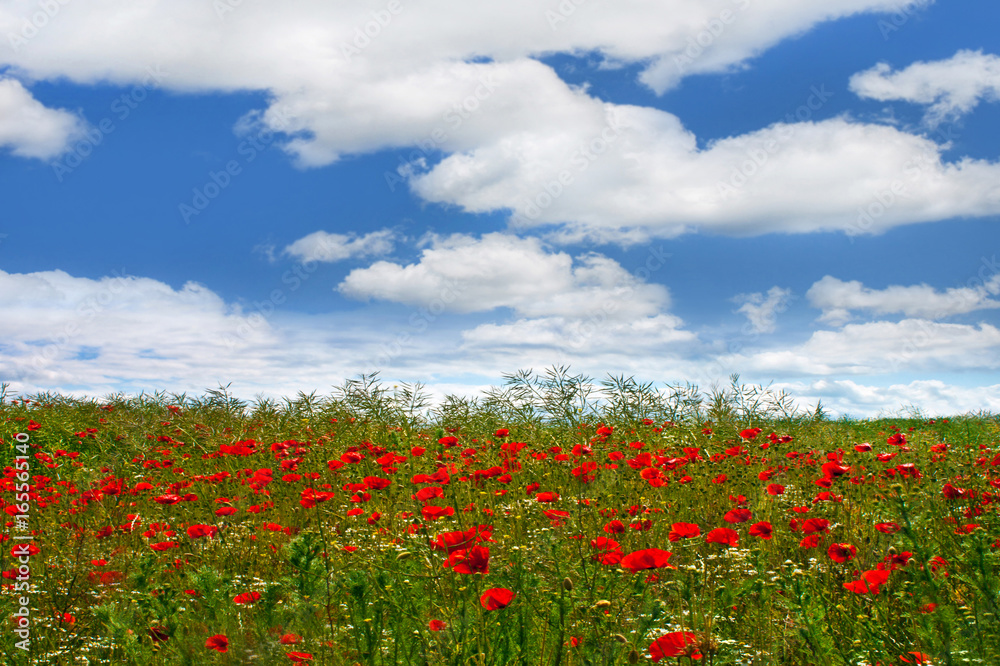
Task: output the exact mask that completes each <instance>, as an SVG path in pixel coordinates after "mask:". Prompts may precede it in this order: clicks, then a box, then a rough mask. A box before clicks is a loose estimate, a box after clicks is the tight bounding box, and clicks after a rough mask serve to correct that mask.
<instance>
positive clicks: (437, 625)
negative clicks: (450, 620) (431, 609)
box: [427, 620, 448, 631]
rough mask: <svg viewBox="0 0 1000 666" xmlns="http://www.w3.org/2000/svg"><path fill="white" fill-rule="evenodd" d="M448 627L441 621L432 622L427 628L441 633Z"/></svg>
mask: <svg viewBox="0 0 1000 666" xmlns="http://www.w3.org/2000/svg"><path fill="white" fill-rule="evenodd" d="M447 626H448V625H447V624H445V623H444V622H442V621H441V620H431V621H430V622H428V623H427V628H428V629H430V630H431V631H441V630H442V629H444V628H445V627H447Z"/></svg>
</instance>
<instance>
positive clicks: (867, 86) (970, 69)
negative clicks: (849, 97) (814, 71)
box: [850, 51, 1000, 125]
mask: <svg viewBox="0 0 1000 666" xmlns="http://www.w3.org/2000/svg"><path fill="white" fill-rule="evenodd" d="M850 87H851V90H852V91H853V92H854V93H856V94H857V95H859V96H861V97H865V98H868V99H877V100H881V101H887V100H897V99H898V100H904V101H907V102H913V103H915V104H926V105H928V109H927V118H926V121H927V122H928V123H929V124H931V125H937V124H939V123H941V122H942V121H944V120H948V119H953V118H957V117H958V116H961V115H963V114H966V113H968V112H969V111H971V110H972V109H974V108H975V107H976V105H978V104H979V102H980V101H991V102H995V101H997V99H998V98H1000V57H997V56H995V55H992V54H984V53H983V52H982V51H959V52H958V53H956V54H955V55H954V56H952V57H951V58H949V59H947V60H935V61H932V62H916V63H913V64H912V65H909V66H908V67H906V68H905V69H901V70H898V71H893V70H892V67H890V66H889V64H888V63H884V62H881V63H879V64H877V65H875V66H874V67H872V68H871V69H868V70H865V71H863V72H859V73H857V74H855V75H854V76H852V77H851V82H850Z"/></svg>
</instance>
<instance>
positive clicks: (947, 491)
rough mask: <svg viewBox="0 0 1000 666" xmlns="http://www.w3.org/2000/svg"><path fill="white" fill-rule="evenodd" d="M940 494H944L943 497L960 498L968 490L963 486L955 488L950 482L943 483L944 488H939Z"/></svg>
mask: <svg viewBox="0 0 1000 666" xmlns="http://www.w3.org/2000/svg"><path fill="white" fill-rule="evenodd" d="M941 494H942V495H944V496H945V499H950V500H951V499H961V498H963V497H966V496H967V495H968V494H969V491H968V490H966V489H964V488H956V487H955V486H953V485H951V484H950V483H946V484H944V488H942V489H941Z"/></svg>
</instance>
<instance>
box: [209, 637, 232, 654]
mask: <svg viewBox="0 0 1000 666" xmlns="http://www.w3.org/2000/svg"><path fill="white" fill-rule="evenodd" d="M205 647H207V648H208V649H209V650H215V651H216V652H228V651H229V639H228V638H226V637H225V636H223V635H222V634H216V635H215V636H212V637H211V638H209V639H208V640H207V641H205Z"/></svg>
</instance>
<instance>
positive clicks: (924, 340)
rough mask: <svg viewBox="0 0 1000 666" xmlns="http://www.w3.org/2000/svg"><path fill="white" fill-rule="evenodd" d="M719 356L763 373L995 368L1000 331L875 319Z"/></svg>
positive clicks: (732, 364) (883, 372) (998, 361)
mask: <svg viewBox="0 0 1000 666" xmlns="http://www.w3.org/2000/svg"><path fill="white" fill-rule="evenodd" d="M721 358H722V360H723V363H724V364H725V365H726V366H728V367H733V368H740V369H741V370H743V371H745V372H748V373H749V372H753V373H755V374H757V375H758V376H764V377H780V376H785V377H787V376H795V375H800V376H801V375H812V376H827V377H829V376H832V375H838V374H846V375H892V374H895V373H899V372H904V371H913V372H918V371H919V372H928V371H933V372H969V371H980V370H982V371H987V370H994V369H997V368H1000V330H998V329H997V328H996V327H995V326H991V325H990V324H985V323H983V324H979V325H977V326H970V325H966V324H945V323H940V322H933V321H928V320H926V319H903V320H902V321H899V322H887V321H877V322H871V323H866V324H848V325H846V326H844V327H843V328H841V329H839V330H836V331H814V332H813V333H812V334H811V335H810V337H809V339H808V340H806V341H805V342H803V343H801V344H799V345H794V346H791V347H782V348H775V349H759V350H753V351H752V352H748V353H744V354H731V355H728V356H723V357H721Z"/></svg>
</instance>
